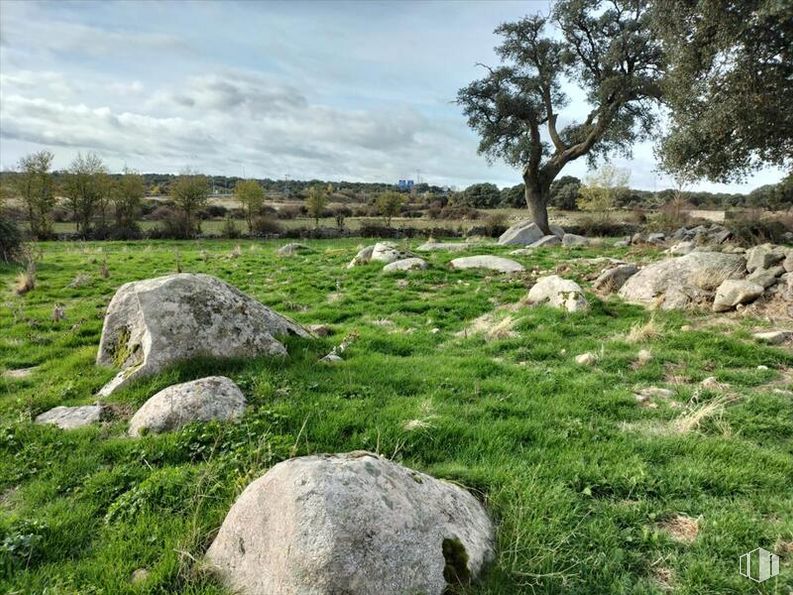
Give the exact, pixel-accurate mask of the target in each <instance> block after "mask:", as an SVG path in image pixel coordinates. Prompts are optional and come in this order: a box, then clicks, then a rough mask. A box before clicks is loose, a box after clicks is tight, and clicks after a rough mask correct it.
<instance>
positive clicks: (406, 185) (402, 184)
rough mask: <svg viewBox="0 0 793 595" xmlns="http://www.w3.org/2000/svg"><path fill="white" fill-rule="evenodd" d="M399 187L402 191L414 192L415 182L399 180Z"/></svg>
mask: <svg viewBox="0 0 793 595" xmlns="http://www.w3.org/2000/svg"><path fill="white" fill-rule="evenodd" d="M397 186H399V189H400V190H413V180H399V183H398V184H397Z"/></svg>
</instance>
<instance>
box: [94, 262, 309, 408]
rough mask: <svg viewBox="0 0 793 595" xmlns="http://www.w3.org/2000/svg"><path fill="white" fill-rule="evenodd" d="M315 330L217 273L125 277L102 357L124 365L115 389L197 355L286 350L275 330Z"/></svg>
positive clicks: (110, 312) (110, 387)
mask: <svg viewBox="0 0 793 595" xmlns="http://www.w3.org/2000/svg"><path fill="white" fill-rule="evenodd" d="M290 334H291V335H299V336H301V337H310V336H311V335H310V333H308V331H306V330H305V329H304V328H303V327H301V326H300V325H298V324H296V323H295V322H293V321H292V320H289V319H288V318H286V317H284V316H281V315H280V314H278V313H276V312H274V311H273V310H271V309H270V308H268V307H266V306H264V305H262V304H260V303H259V302H257V301H256V300H254V299H253V298H251V297H248V296H247V295H245V294H244V293H242V292H241V291H239V290H238V289H237V288H235V287H233V286H231V285H229V284H228V283H226V282H225V281H221V280H220V279H217V278H215V277H212V276H210V275H200V274H189V273H180V274H177V275H168V276H166V277H158V278H156V279H147V280H145V281H136V282H134V283H126V284H125V285H122V286H121V287H120V288H119V289H118V291H116V295H114V296H113V299H112V300H111V301H110V305H109V306H108V308H107V314H106V315H105V322H104V326H103V328H102V339H101V341H100V343H99V353H98V354H97V357H96V362H97V364H100V365H104V366H114V367H116V368H121V371H120V372H119V373H118V375H117V376H116V377H115V378H113V380H111V381H110V382H109V383H108V384H106V385H105V386H104V387H103V388H102V390H101V391H100V392H99V394H100V395H101V396H107V395H109V394H110V393H112V392H113V391H114V390H116V389H117V388H119V387H120V386H123V385H125V384H127V383H128V382H130V381H131V380H133V379H135V378H139V377H141V376H145V375H149V374H154V373H156V372H159V371H160V370H162V369H163V368H165V367H166V366H169V365H170V364H173V363H175V362H178V361H182V360H186V359H189V358H192V357H196V356H207V357H220V358H226V357H255V356H258V355H278V356H283V355H286V347H284V345H283V344H282V343H281V342H280V341H278V340H277V339H276V338H275V337H278V336H284V335H290Z"/></svg>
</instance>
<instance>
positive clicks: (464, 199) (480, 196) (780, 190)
mask: <svg viewBox="0 0 793 595" xmlns="http://www.w3.org/2000/svg"><path fill="white" fill-rule="evenodd" d="M583 186H584V182H582V181H581V180H580V179H579V178H576V177H574V176H562V177H561V178H559V179H558V180H556V181H554V182H553V183H552V184H551V198H550V206H552V207H556V208H557V209H562V210H565V211H573V210H577V209H578V201H579V199H580V197H581V189H582V187H583ZM680 199H682V200H683V201H685V203H686V204H687V205H689V206H690V207H692V208H701V209H729V208H750V209H767V210H770V211H781V210H786V209H789V208H790V207H791V206H793V174H790V175H788V176H787V177H786V178H785V179H783V180H782V181H781V182H779V183H778V184H767V185H765V186H760V187H759V188H755V189H754V190H752V191H751V192H749V193H748V194H738V193H733V194H731V193H721V192H720V193H715V192H699V191H697V192H691V191H686V190H680V189H672V188H667V189H664V190H660V191H657V192H654V191H651V190H636V189H634V188H628V187H622V188H615V190H614V203H615V205H614V206H615V207H616V208H623V209H630V208H636V207H639V208H643V209H660V208H661V207H663V206H664V205H666V204H668V203H669V202H670V201H672V200H680ZM450 200H451V202H452V203H453V204H455V205H458V206H465V207H472V208H475V209H496V208H523V207H525V206H526V199H525V197H524V189H523V184H518V185H516V186H512V187H509V188H503V189H501V190H499V189H498V187H497V186H496V185H495V184H487V183H485V184H474V185H472V186H469V187H468V188H466V189H465V190H463V191H462V192H457V193H454V194H453V195H452V196H451V198H450Z"/></svg>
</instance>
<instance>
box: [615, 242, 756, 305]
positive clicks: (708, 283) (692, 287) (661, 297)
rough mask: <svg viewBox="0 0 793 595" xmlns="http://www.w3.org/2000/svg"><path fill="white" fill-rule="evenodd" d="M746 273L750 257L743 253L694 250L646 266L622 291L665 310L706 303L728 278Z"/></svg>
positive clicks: (628, 297)
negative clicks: (746, 257) (745, 257)
mask: <svg viewBox="0 0 793 595" xmlns="http://www.w3.org/2000/svg"><path fill="white" fill-rule="evenodd" d="M745 276H746V260H745V259H744V257H743V256H741V255H740V254H723V253H721V252H691V253H690V254H686V255H685V256H681V257H679V258H670V259H666V260H662V261H661V262H657V263H654V264H651V265H648V266H646V267H644V268H643V269H641V270H640V271H639V272H638V273H636V274H635V275H632V276H631V277H629V278H628V280H627V281H626V282H625V284H624V285H623V286H622V287H621V288H620V291H619V295H620V296H621V297H622V298H623V299H625V300H626V301H627V302H630V303H634V304H641V305H644V306H649V307H659V308H661V309H664V310H671V309H679V308H686V307H690V306H702V305H706V304H709V303H710V300H711V298H712V297H713V292H714V291H715V290H716V288H717V287H718V286H719V285H721V284H722V283H723V282H724V281H726V280H727V279H742V278H743V277H745Z"/></svg>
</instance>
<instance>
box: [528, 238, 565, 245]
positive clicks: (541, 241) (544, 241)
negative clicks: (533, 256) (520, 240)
mask: <svg viewBox="0 0 793 595" xmlns="http://www.w3.org/2000/svg"><path fill="white" fill-rule="evenodd" d="M561 244H562V240H561V239H560V238H559V236H555V235H550V236H543V237H541V238H540V239H539V240H537V241H536V242H532V244H531V245H530V246H529V248H542V247H543V246H560V245H561Z"/></svg>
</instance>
